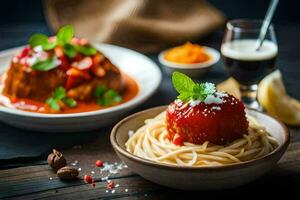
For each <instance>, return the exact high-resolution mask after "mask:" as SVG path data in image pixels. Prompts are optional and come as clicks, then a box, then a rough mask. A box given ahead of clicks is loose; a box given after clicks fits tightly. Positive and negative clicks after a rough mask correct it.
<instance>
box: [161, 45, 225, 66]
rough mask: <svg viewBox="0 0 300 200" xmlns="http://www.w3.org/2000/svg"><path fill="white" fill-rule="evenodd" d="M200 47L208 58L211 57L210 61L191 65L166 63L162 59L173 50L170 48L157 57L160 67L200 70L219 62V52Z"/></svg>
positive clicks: (166, 61) (210, 48)
mask: <svg viewBox="0 0 300 200" xmlns="http://www.w3.org/2000/svg"><path fill="white" fill-rule="evenodd" d="M202 47H203V48H204V49H205V50H206V51H207V52H208V54H209V55H210V56H212V59H210V60H208V61H205V62H202V63H193V64H183V63H176V62H172V61H168V60H166V59H165V58H164V54H165V53H166V52H167V51H169V50H170V49H172V48H174V47H172V48H169V49H166V50H164V51H162V52H160V53H159V55H158V60H159V62H160V63H161V64H162V65H164V66H166V67H169V68H174V69H201V68H208V67H212V66H213V65H214V64H216V63H217V62H218V61H219V60H220V52H219V51H218V50H216V49H214V48H212V47H208V46H202Z"/></svg>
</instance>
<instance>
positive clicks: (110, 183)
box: [107, 181, 115, 189]
mask: <svg viewBox="0 0 300 200" xmlns="http://www.w3.org/2000/svg"><path fill="white" fill-rule="evenodd" d="M114 187H115V183H114V182H113V181H111V182H109V183H108V184H107V188H108V189H112V188H114Z"/></svg>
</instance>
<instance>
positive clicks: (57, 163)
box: [47, 149, 67, 170]
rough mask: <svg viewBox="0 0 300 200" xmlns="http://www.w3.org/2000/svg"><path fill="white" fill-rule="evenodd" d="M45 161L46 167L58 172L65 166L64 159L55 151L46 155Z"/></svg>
mask: <svg viewBox="0 0 300 200" xmlns="http://www.w3.org/2000/svg"><path fill="white" fill-rule="evenodd" d="M47 161H48V165H49V166H50V167H52V168H53V169H54V170H59V169H60V168H62V167H64V166H66V164H67V161H66V159H65V157H64V156H63V155H62V153H60V152H59V151H57V150H56V149H53V152H52V153H51V154H49V155H48V159H47Z"/></svg>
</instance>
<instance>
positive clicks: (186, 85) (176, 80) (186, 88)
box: [172, 72, 195, 94]
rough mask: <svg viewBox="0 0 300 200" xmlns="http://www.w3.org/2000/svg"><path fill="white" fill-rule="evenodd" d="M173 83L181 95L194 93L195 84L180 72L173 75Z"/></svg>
mask: <svg viewBox="0 0 300 200" xmlns="http://www.w3.org/2000/svg"><path fill="white" fill-rule="evenodd" d="M172 82H173V86H174V88H175V90H176V91H177V92H178V93H179V94H181V93H183V92H185V93H186V92H192V91H193V88H194V85H195V82H194V81H193V80H192V79H191V78H190V77H188V76H186V75H185V74H183V73H180V72H174V73H173V74H172Z"/></svg>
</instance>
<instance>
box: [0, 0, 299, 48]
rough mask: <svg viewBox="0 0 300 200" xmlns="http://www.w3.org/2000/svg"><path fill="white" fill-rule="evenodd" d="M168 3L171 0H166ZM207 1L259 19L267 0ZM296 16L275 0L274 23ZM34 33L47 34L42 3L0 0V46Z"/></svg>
mask: <svg viewBox="0 0 300 200" xmlns="http://www.w3.org/2000/svg"><path fill="white" fill-rule="evenodd" d="M100 1H101V0H100ZM171 2H172V0H170V3H171ZM209 2H211V3H212V4H213V5H215V6H216V7H217V8H219V9H220V10H222V11H223V12H224V13H225V14H226V16H227V17H228V18H229V19H232V18H263V17H264V14H265V12H266V9H267V7H268V4H269V2H270V1H269V0H209ZM299 19H300V11H299V2H298V1H297V0H281V1H280V2H279V6H278V8H277V11H276V15H275V17H274V23H275V25H276V24H298V23H299V22H300V20H299ZM286 31H290V30H286ZM35 32H43V33H51V31H50V30H49V28H48V27H47V23H46V20H45V17H44V14H43V2H42V1H41V0H8V1H7V0H5V1H1V6H0V49H5V48H9V47H14V46H18V45H21V44H25V43H26V41H27V38H28V37H29V36H30V35H31V34H32V33H35ZM16 36H18V37H16ZM295 42H298V41H295ZM298 43H299V42H298Z"/></svg>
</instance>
